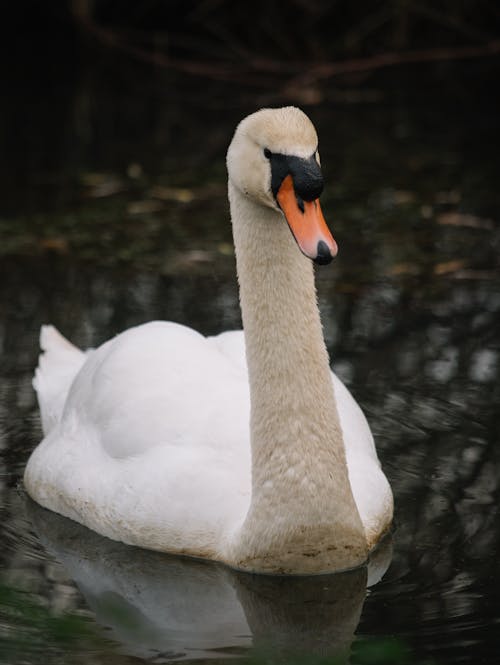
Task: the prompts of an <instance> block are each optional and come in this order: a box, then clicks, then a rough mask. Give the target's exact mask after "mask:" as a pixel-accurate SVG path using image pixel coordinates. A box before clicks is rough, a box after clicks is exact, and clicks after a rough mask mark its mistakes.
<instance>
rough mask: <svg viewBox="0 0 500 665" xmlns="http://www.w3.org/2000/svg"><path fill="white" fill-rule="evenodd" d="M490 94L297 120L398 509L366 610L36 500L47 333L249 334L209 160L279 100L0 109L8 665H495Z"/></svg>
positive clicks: (495, 318)
mask: <svg viewBox="0 0 500 665" xmlns="http://www.w3.org/2000/svg"><path fill="white" fill-rule="evenodd" d="M483 75H484V72H482V70H481V67H480V66H476V69H471V68H469V69H468V70H467V71H464V72H463V73H462V74H461V75H460V77H459V78H456V77H455V78H453V77H451V76H450V77H449V78H448V77H443V78H442V79H440V80H439V81H438V83H436V81H434V82H429V81H428V80H427V78H426V76H425V75H422V76H421V77H420V78H419V79H418V80H417V81H412V82H411V83H410V82H409V81H407V80H406V78H405V76H403V75H401V77H400V78H398V79H391V78H385V79H381V80H380V81H379V82H378V83H377V84H373V86H372V87H370V88H369V89H363V91H362V92H356V93H354V92H342V91H338V90H334V89H333V88H332V89H329V90H325V92H324V99H323V102H322V103H321V104H320V105H318V106H314V107H310V108H307V107H306V108H305V110H306V111H307V112H308V113H309V114H310V116H311V117H312V119H313V120H314V122H315V124H316V126H317V129H318V133H319V136H320V150H321V155H322V162H323V165H324V171H325V176H326V179H327V186H326V189H325V194H324V196H323V200H324V204H323V207H324V211H325V216H326V218H327V220H329V221H330V223H331V226H332V228H333V230H334V233H335V236H336V238H337V240H338V243H339V246H340V254H339V257H338V259H337V260H336V261H335V262H334V264H333V265H332V266H329V267H326V268H321V269H318V271H317V275H318V289H319V298H320V305H321V310H322V315H323V322H324V328H325V335H326V338H327V343H328V346H329V349H330V353H331V357H332V360H333V365H334V367H335V368H336V370H337V371H338V373H339V375H340V376H341V378H343V380H344V381H345V382H346V384H347V385H348V386H349V387H350V389H351V391H352V392H353V393H354V395H355V396H356V398H357V399H358V401H359V402H360V404H361V405H362V407H363V408H364V410H365V412H366V414H367V417H368V420H369V422H370V424H371V426H372V429H373V432H374V434H375V438H376V441H377V444H378V450H379V454H380V458H381V460H382V463H383V466H384V469H385V471H386V473H387V475H388V477H389V480H390V482H391V485H392V487H393V490H394V496H395V504H396V517H395V531H394V534H393V539H392V543H386V548H385V549H384V550H383V551H382V552H380V553H379V554H378V556H379V557H380V559H381V560H382V563H381V564H380V566H382V568H383V567H384V565H386V564H388V563H389V561H390V565H389V568H388V570H387V572H386V573H385V575H384V577H383V579H382V580H381V581H380V582H379V583H378V584H376V585H375V586H372V587H370V589H369V591H368V592H366V584H367V579H366V574H367V573H366V570H365V569H362V570H360V571H354V572H352V573H349V574H347V575H342V576H334V577H332V578H330V577H327V578H323V579H321V580H318V579H317V578H316V579H302V580H279V579H278V580H276V579H272V578H261V577H254V576H248V575H239V574H236V573H233V572H231V571H229V570H226V569H225V568H221V567H219V566H215V565H212V564H206V563H200V562H194V561H183V560H179V559H177V558H173V557H167V556H162V555H158V554H154V553H148V552H143V551H140V550H137V549H133V548H127V547H125V546H122V545H119V544H116V543H112V542H110V541H107V540H105V539H102V538H100V537H98V536H96V535H95V534H92V533H90V532H89V531H87V530H85V529H83V528H81V527H78V526H77V525H75V524H73V523H71V522H69V521H67V520H64V519H62V518H59V517H58V516H55V515H51V514H49V513H47V512H46V511H43V510H40V509H39V508H37V507H36V506H34V505H33V504H32V503H31V502H29V501H28V500H27V498H26V495H25V494H24V492H23V489H22V485H21V482H20V480H21V477H22V473H23V469H24V466H25V463H26V460H27V458H28V456H29V454H30V452H31V450H32V449H33V447H34V446H35V445H36V444H37V442H38V441H39V440H40V437H41V429H40V421H39V416H38V410H37V406H36V402H35V396H34V393H33V390H32V388H31V376H32V372H33V368H34V367H35V365H36V361H37V355H38V348H37V337H38V330H39V327H40V325H41V324H42V323H46V322H49V321H50V322H52V323H53V324H55V325H56V326H57V327H58V328H59V329H60V330H61V331H62V332H63V333H64V334H65V335H66V336H68V337H69V338H70V339H71V340H72V341H73V342H75V343H76V344H79V345H81V346H83V347H86V346H91V345H96V344H99V343H101V342H103V341H104V340H106V339H107V338H108V337H110V336H112V335H114V334H116V333H118V332H119V331H121V330H122V329H124V328H126V327H128V326H131V325H134V324H137V323H141V322H144V321H148V320H151V319H155V318H166V319H172V320H175V321H179V322H182V323H185V324H188V325H190V326H193V327H195V328H197V329H199V330H200V331H202V332H203V333H207V334H208V333H217V332H219V331H222V330H224V329H228V328H235V327H239V326H240V314H239V308H238V294H237V286H236V281H235V275H234V259H233V255H232V246H231V235H230V228H229V223H228V210H227V204H226V199H225V196H226V195H225V166H224V153H225V149H226V146H227V144H228V142H229V140H230V136H231V133H232V131H233V128H234V126H235V124H236V122H237V121H238V120H239V119H240V118H241V117H243V116H244V115H245V114H246V113H248V112H251V111H252V110H254V109H255V108H257V107H258V106H259V105H262V104H263V103H266V102H267V101H272V100H268V99H263V98H259V99H256V98H255V95H252V94H250V93H249V94H248V95H247V96H242V97H241V96H240V97H237V98H235V97H234V90H230V91H225V92H224V91H221V90H219V89H215V88H214V90H213V91H211V92H210V91H209V92H207V93H206V96H204V95H203V94H201V93H200V90H198V89H197V90H195V91H193V89H187V90H182V89H181V88H180V87H177V88H176V87H175V81H174V82H171V85H166V84H165V83H163V84H161V85H160V82H159V81H158V82H156V83H154V82H152V81H151V80H149V79H148V80H147V81H146V80H144V81H143V80H142V79H141V77H139V76H137V77H136V78H135V79H134V80H133V84H129V83H128V82H127V81H124V80H121V79H120V78H119V77H118V78H117V77H115V76H114V72H113V70H112V69H111V70H109V71H108V70H106V68H104V69H103V70H102V69H101V70H93V69H91V70H90V71H84V72H80V74H79V77H78V79H77V80H75V81H72V82H71V84H70V83H68V81H65V82H63V83H61V84H60V85H58V84H55V83H54V84H52V85H49V83H48V82H47V81H45V84H43V82H40V84H39V86H38V87H37V86H34V87H33V86H32V87H30V88H29V89H27V88H25V87H23V86H22V85H20V84H19V85H14V84H12V90H11V93H12V94H11V95H10V101H9V102H8V103H6V104H4V105H3V106H2V108H1V109H0V117H1V120H2V125H3V127H5V136H4V138H5V150H4V152H3V156H2V161H3V165H2V169H1V182H0V194H1V201H2V203H1V208H0V234H1V246H0V257H1V262H0V311H1V312H2V317H1V321H0V350H1V363H0V492H1V501H0V511H1V521H0V536H1V542H2V547H1V550H0V662H5V663H17V662H23V663H38V662H42V661H43V662H45V663H48V662H50V663H52V662H55V663H59V662H60V663H68V662H72V663H73V662H75V663H80V662H82V663H100V662H106V663H120V664H121V663H130V664H132V663H139V662H145V661H148V662H164V661H169V660H176V659H187V660H193V661H194V660H204V659H219V660H223V659H224V658H227V657H229V656H233V655H241V654H247V652H248V651H249V650H250V652H252V648H255V649H257V651H258V652H260V651H261V650H263V652H264V653H267V654H269V651H271V652H273V653H274V655H273V656H272V657H271V656H263V658H264V659H266V658H268V659H269V662H277V661H280V660H283V662H291V660H290V656H289V655H287V654H289V653H290V651H292V652H298V651H304V652H306V653H309V654H312V653H320V654H321V653H322V654H327V653H331V652H340V653H341V654H342V653H343V654H344V656H339V658H342V659H343V660H342V662H344V660H345V661H346V660H348V659H349V658H350V662H352V663H375V662H377V663H379V662H380V663H392V662H393V663H403V662H409V663H424V662H425V663H435V664H446V663H493V662H496V661H497V659H498V631H499V630H500V585H499V583H498V574H499V572H500V570H499V569H500V563H499V551H500V520H499V514H498V500H499V485H500V480H499V478H500V449H499V447H498V444H499V430H500V410H499V404H500V387H499V381H498V379H499V373H500V335H499V333H500V262H499V259H498V256H499V251H500V219H499V209H500V206H499V204H500V187H499V186H498V183H499V182H500V168H499V160H498V147H499V141H498V138H499V122H498V113H497V108H496V104H495V101H494V100H493V99H491V98H490V97H489V95H488V94H487V92H488V90H487V86H483V87H482V86H481V84H480V81H481V80H482V79H481V76H483ZM207 100H209V101H207ZM391 547H392V559H391ZM384 561H385V564H384ZM351 643H352V651H351V655H350V656H348V655H345V653H346V650H347V651H348V650H349V648H350V645H351ZM272 658H274V660H272ZM339 662H341V661H339Z"/></svg>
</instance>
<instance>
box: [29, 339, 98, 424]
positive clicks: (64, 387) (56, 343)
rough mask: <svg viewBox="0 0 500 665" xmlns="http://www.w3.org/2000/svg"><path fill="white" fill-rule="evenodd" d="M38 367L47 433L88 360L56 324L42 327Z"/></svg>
mask: <svg viewBox="0 0 500 665" xmlns="http://www.w3.org/2000/svg"><path fill="white" fill-rule="evenodd" d="M40 348H41V349H42V353H41V354H40V357H39V359H38V367H37V368H36V371H35V376H34V378H33V388H34V389H35V390H36V393H37V397H38V404H39V405H40V413H41V416H42V428H43V432H44V434H48V433H49V432H50V430H51V429H52V428H53V427H54V426H55V425H56V424H57V423H58V422H59V420H60V419H61V415H62V411H63V408H64V403H65V402H66V397H67V395H68V391H69V388H70V386H71V384H72V383H73V379H74V378H75V376H76V375H77V374H78V371H79V370H80V367H81V366H82V365H83V363H84V362H85V353H84V352H83V351H80V349H77V347H76V346H73V344H71V342H68V340H67V339H66V338H65V337H63V336H62V335H61V333H60V332H58V331H57V330H56V329H55V328H54V326H42V328H41V330H40Z"/></svg>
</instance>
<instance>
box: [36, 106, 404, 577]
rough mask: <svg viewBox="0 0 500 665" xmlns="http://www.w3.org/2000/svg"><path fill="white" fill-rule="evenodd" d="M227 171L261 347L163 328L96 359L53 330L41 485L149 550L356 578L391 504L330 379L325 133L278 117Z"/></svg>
mask: <svg viewBox="0 0 500 665" xmlns="http://www.w3.org/2000/svg"><path fill="white" fill-rule="evenodd" d="M227 165H228V173H229V200H230V205H231V217H232V223H233V234H234V241H235V248H236V259H237V270H238V277H239V283H240V297H241V308H242V315H243V324H244V331H245V332H244V336H243V332H227V333H223V334H221V335H219V336H217V337H212V338H205V337H203V336H202V335H200V334H199V333H197V332H195V331H194V330H192V329H190V328H186V327H184V326H181V325H178V324H175V323H167V322H153V323H148V324H146V325H142V326H138V327H136V328H132V329H130V330H128V331H126V332H124V333H122V334H121V335H118V336H117V337H115V338H114V339H112V340H110V341H108V342H106V343H105V344H103V345H102V346H101V347H99V348H98V349H96V350H94V351H90V352H87V353H86V354H84V353H83V352H81V351H79V350H78V349H76V348H75V347H74V346H72V345H71V344H70V343H69V342H67V341H66V340H65V339H64V338H63V337H61V336H60V335H59V333H57V331H56V330H55V329H54V328H52V327H50V326H47V327H44V328H43V329H42V333H41V347H42V349H43V351H44V353H43V354H42V355H41V357H40V364H39V367H38V369H37V372H36V376H35V380H34V385H35V388H36V391H37V393H38V399H39V403H40V409H41V415H42V423H43V428H44V433H45V438H44V440H43V441H42V443H41V444H40V445H39V446H38V447H37V448H36V449H35V451H34V452H33V454H32V456H31V458H30V460H29V462H28V465H27V468H26V472H25V476H24V480H25V485H26V488H27V491H28V493H29V494H30V495H31V497H32V498H33V499H35V500H36V501H37V502H39V503H40V504H41V505H43V506H45V507H47V508H49V509H51V510H54V511H56V512H58V513H61V514H62V515H65V516H67V517H70V518H71V519H73V520H76V521H77V522H81V523H82V524H84V525H86V526H88V527H90V528H91V529H93V530H95V531H97V532H98V533H100V534H102V535H105V536H108V537H109V538H112V539H115V540H120V541H123V542H125V543H129V544H132V545H138V546H141V547H145V548H148V549H153V550H162V551H167V552H173V553H179V554H186V555H191V556H196V557H204V558H208V559H214V560H218V561H223V562H225V563H227V564H229V565H230V566H233V567H235V568H239V569H243V570H251V571H256V572H270V573H287V574H297V573H299V574H303V573H320V572H327V571H328V572H332V571H336V570H341V569H346V568H350V567H354V566H357V565H360V564H362V563H363V562H365V561H366V558H367V555H368V553H369V551H370V549H372V548H373V546H374V545H375V544H376V543H377V541H378V540H379V539H380V538H381V536H382V535H383V534H384V533H385V532H386V531H387V529H388V528H389V525H390V523H391V519H392V494H391V490H390V487H389V484H388V482H387V480H386V478H385V476H384V474H383V473H382V471H381V469H380V464H379V462H378V459H377V455H376V451H375V447H374V443H373V438H372V435H371V433H370V430H369V427H368V424H367V422H366V420H365V417H364V415H363V413H362V412H361V410H360V408H359V406H358V405H357V404H356V402H355V401H354V399H353V398H352V397H351V395H350V393H349V392H348V391H347V389H346V388H345V387H344V386H343V384H342V383H341V382H340V381H339V380H338V379H337V378H336V377H335V376H332V374H331V372H330V369H329V361H328V355H327V351H326V347H325V343H324V340H323V335H322V329H321V322H320V317H319V312H318V307H317V302H316V294H315V286H314V274H313V265H312V261H311V259H314V260H315V261H316V262H318V263H327V262H328V261H329V260H331V258H332V256H333V255H334V254H335V253H336V245H335V241H334V240H333V238H332V236H331V235H330V233H329V231H328V229H327V227H326V225H325V222H324V220H323V217H322V214H321V210H320V207H319V202H318V200H317V199H318V196H319V194H320V193H321V190H322V176H321V170H320V167H319V156H318V152H317V136H316V132H315V129H314V127H313V125H312V124H311V122H310V120H309V119H308V118H307V116H306V115H304V113H303V112H302V111H300V110H299V109H297V108H294V107H287V108H282V109H274V110H272V109H263V110H261V111H259V112H257V113H254V114H253V115H250V116H248V117H247V118H245V119H244V120H243V121H242V122H241V123H240V125H239V126H238V128H237V129H236V132H235V135H234V138H233V140H232V142H231V145H230V147H229V151H228V156H227ZM287 222H288V224H287ZM290 229H291V230H292V233H290ZM297 245H298V246H299V248H300V249H301V250H302V253H301V252H300V251H299V249H298V247H297ZM245 348H246V354H245ZM247 365H248V369H247ZM346 458H347V464H346Z"/></svg>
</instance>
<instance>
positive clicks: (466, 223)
mask: <svg viewBox="0 0 500 665" xmlns="http://www.w3.org/2000/svg"><path fill="white" fill-rule="evenodd" d="M436 221H437V223H438V224H441V225H442V226H461V227H466V228H470V229H485V230H487V231H491V230H493V229H494V228H495V224H494V223H493V220H491V219H481V218H480V217H476V216H475V215H466V214H463V213H461V212H443V213H441V214H440V215H438V216H437V219H436Z"/></svg>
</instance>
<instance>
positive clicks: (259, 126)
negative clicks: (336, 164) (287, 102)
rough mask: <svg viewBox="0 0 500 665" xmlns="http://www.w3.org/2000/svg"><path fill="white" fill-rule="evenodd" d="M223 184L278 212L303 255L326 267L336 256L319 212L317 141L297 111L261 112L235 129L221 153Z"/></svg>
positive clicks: (320, 181)
mask: <svg viewBox="0 0 500 665" xmlns="http://www.w3.org/2000/svg"><path fill="white" fill-rule="evenodd" d="M227 169H228V174H229V180H230V182H231V183H232V184H233V186H234V187H236V188H237V189H238V190H239V191H240V192H241V193H242V194H243V195H244V196H246V197H249V198H252V199H253V200H254V201H256V202H258V203H260V204H261V205H263V206H267V207H270V208H274V209H275V210H278V211H279V212H280V213H282V215H283V216H284V218H285V219H286V221H287V222H288V226H289V227H290V230H291V231H292V233H293V236H294V238H295V240H296V241H297V244H298V246H299V248H300V250H301V251H302V253H303V254H305V255H306V256H308V257H309V258H310V259H313V261H315V262H316V263H330V261H331V260H332V258H333V257H334V256H335V255H336V253H337V244H336V242H335V240H334V239H333V237H332V235H331V233H330V231H329V230H328V227H327V225H326V222H325V220H324V218H323V214H322V212H321V207H320V205H319V196H320V194H321V192H322V191H323V175H322V173H321V167H320V161H319V154H318V136H317V134H316V130H315V129H314V126H313V124H312V122H311V121H310V120H309V118H308V117H307V116H306V114H305V113H303V112H302V111H301V110H300V109H298V108H296V107H294V106H287V107H284V108H280V109H262V110H260V111H257V113H253V114H252V115H249V116H248V117H246V118H245V119H244V120H242V121H241V122H240V124H239V125H238V127H237V128H236V132H235V134H234V137H233V140H232V141H231V145H230V146H229V150H228V153H227Z"/></svg>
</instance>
